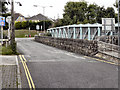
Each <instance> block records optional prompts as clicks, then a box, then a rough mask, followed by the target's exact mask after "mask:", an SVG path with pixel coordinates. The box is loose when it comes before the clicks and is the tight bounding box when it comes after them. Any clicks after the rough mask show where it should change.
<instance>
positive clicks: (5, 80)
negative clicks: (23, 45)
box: [0, 55, 21, 90]
mask: <svg viewBox="0 0 120 90" xmlns="http://www.w3.org/2000/svg"><path fill="white" fill-rule="evenodd" d="M0 81H1V82H0V90H1V89H3V90H4V89H9V88H14V89H16V88H21V79H20V71H19V64H18V59H17V56H3V55H0Z"/></svg>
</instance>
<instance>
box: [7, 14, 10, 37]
mask: <svg viewBox="0 0 120 90" xmlns="http://www.w3.org/2000/svg"><path fill="white" fill-rule="evenodd" d="M6 22H7V23H8V25H9V28H8V39H10V23H11V16H8V17H7V18H6Z"/></svg>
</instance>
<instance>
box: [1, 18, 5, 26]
mask: <svg viewBox="0 0 120 90" xmlns="http://www.w3.org/2000/svg"><path fill="white" fill-rule="evenodd" d="M0 26H5V17H0Z"/></svg>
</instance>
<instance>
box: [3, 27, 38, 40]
mask: <svg viewBox="0 0 120 90" xmlns="http://www.w3.org/2000/svg"><path fill="white" fill-rule="evenodd" d="M7 33H8V32H7V30H4V34H5V35H7ZM29 34H30V35H31V37H34V35H36V34H37V31H36V30H30V31H29V30H24V29H21V30H15V37H16V38H25V37H26V35H29Z"/></svg>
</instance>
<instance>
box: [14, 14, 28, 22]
mask: <svg viewBox="0 0 120 90" xmlns="http://www.w3.org/2000/svg"><path fill="white" fill-rule="evenodd" d="M14 17H15V21H16V22H23V21H26V19H25V17H24V16H23V15H22V14H20V13H15V15H14Z"/></svg>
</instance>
